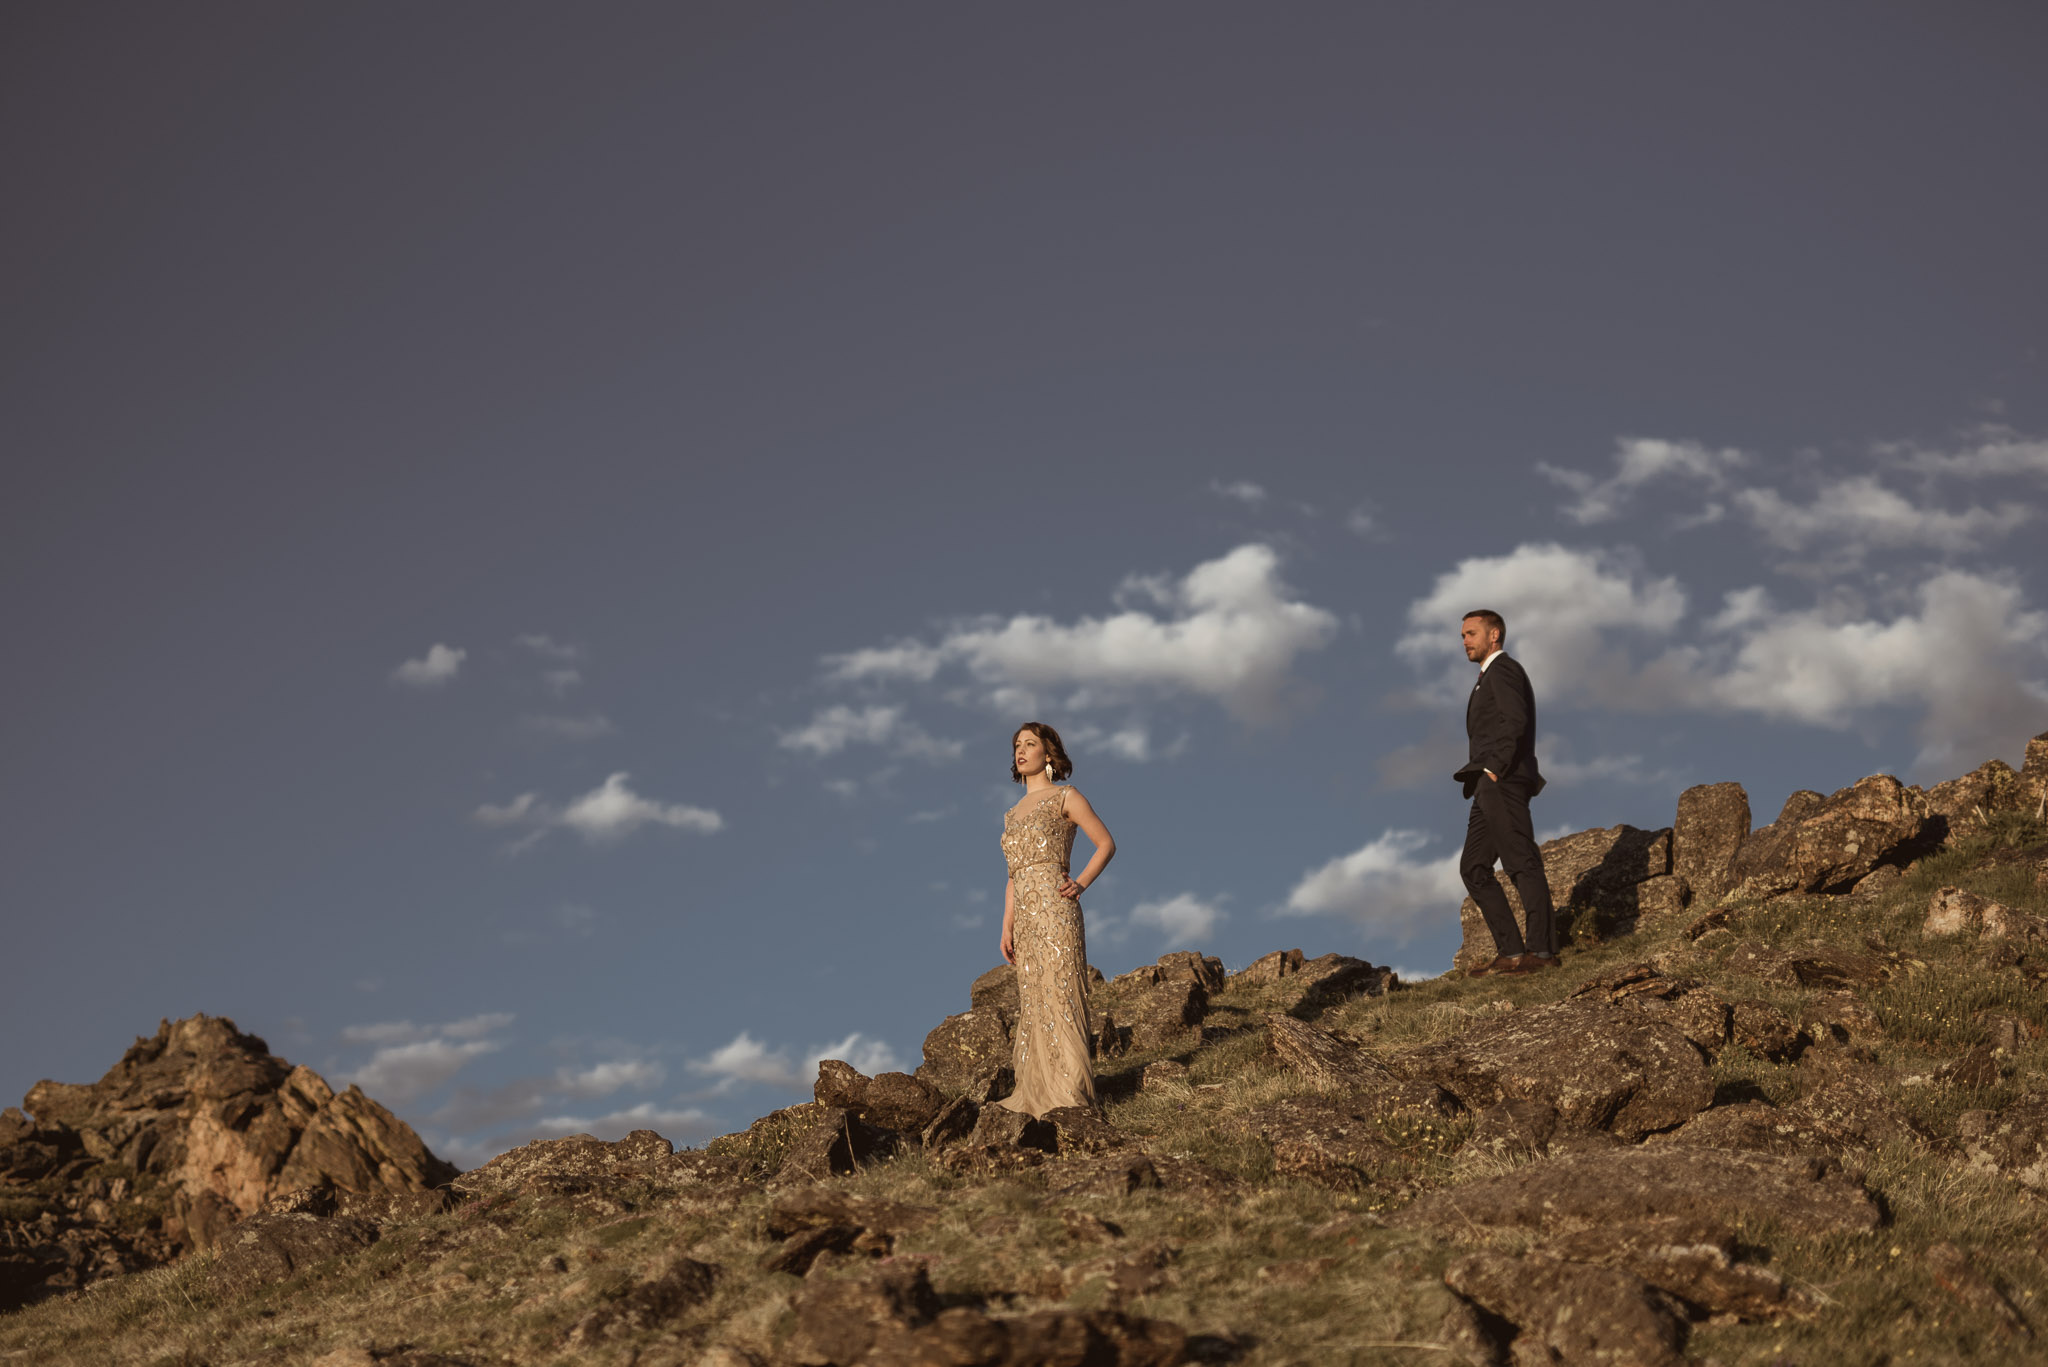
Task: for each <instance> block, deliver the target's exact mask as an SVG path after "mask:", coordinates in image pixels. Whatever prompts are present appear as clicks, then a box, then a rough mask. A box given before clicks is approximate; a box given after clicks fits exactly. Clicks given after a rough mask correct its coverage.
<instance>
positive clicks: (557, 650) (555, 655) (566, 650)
mask: <svg viewBox="0 0 2048 1367" xmlns="http://www.w3.org/2000/svg"><path fill="white" fill-rule="evenodd" d="M512 639H513V641H514V642H515V643H516V644H518V645H522V646H525V647H526V648H527V649H528V650H530V651H532V652H533V653H534V654H536V655H545V656H546V657H547V658H548V659H550V660H580V659H582V658H583V647H581V646H574V645H569V644H567V643H565V642H562V641H557V640H556V639H555V638H554V637H552V636H549V635H546V634H545V633H543V632H537V631H532V632H528V633H526V634H525V635H523V636H515V637H513V638H512Z"/></svg>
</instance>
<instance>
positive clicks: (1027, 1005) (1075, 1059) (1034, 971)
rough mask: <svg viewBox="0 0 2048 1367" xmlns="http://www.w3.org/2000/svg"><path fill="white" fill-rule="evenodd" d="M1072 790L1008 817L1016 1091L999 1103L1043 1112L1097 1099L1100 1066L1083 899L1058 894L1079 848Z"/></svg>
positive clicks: (1061, 791) (1005, 838) (1006, 852)
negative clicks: (1093, 1044)
mask: <svg viewBox="0 0 2048 1367" xmlns="http://www.w3.org/2000/svg"><path fill="white" fill-rule="evenodd" d="M1066 803H1067V790H1066V789H1065V788H1060V789H1058V790H1056V791H1054V792H1052V793H1048V794H1046V795H1045V796H1044V797H1043V798H1041V799H1039V802H1038V804H1037V805H1036V806H1034V807H1030V808H1028V809H1026V810H1025V811H1023V812H1021V813H1014V814H1010V815H1006V816H1005V817H1004V818H1003V857H1004V858H1005V859H1006V860H1008V861H1009V865H1010V884H1011V902H1012V905H1013V907H1014V908H1015V912H1014V915H1013V916H1012V918H1011V922H1010V935H1011V939H1012V941H1013V942H1014V953H1015V954H1016V958H1017V999H1018V1007H1019V1013H1020V1014H1019V1017H1018V1020H1017V1039H1016V1053H1015V1056H1014V1058H1013V1060H1012V1067H1013V1068H1014V1070H1015V1071H1016V1074H1017V1089H1016V1090H1015V1091H1014V1092H1012V1093H1011V1094H1010V1095H1009V1096H1007V1097H1005V1098H1003V1100H1002V1101H1000V1102H998V1103H997V1104H998V1105H1001V1106H1006V1107H1008V1108H1009V1109H1011V1110H1013V1111H1024V1112H1026V1113H1028V1114H1030V1115H1034V1116H1041V1115H1044V1114H1045V1113H1046V1112H1047V1111H1050V1110H1055V1109H1057V1108H1058V1107H1061V1106H1092V1105H1093V1104H1094V1103H1095V1070H1094V1066H1093V1064H1092V1063H1091V1062H1090V1060H1089V1057H1088V1037H1089V1036H1090V1034H1092V1033H1093V1027H1092V1026H1091V1024H1090V1022H1089V1019H1088V992H1087V982H1088V977H1087V975H1088V942H1087V937H1086V936H1085V934H1084V933H1083V930H1082V924H1081V904H1080V902H1079V901H1077V900H1070V899H1068V898H1065V897H1062V896H1060V892H1059V889H1060V884H1062V883H1064V882H1065V881H1066V879H1067V867H1068V860H1069V858H1070V856H1071V855H1072V853H1073V849H1074V823H1073V822H1072V821H1069V820H1068V819H1067V812H1066Z"/></svg>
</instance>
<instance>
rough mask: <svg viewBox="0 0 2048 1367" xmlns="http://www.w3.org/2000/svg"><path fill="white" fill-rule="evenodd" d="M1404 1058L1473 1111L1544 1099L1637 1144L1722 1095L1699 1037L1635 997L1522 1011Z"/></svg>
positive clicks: (1572, 1123)
mask: <svg viewBox="0 0 2048 1367" xmlns="http://www.w3.org/2000/svg"><path fill="white" fill-rule="evenodd" d="M1398 1062H1399V1066H1401V1067H1402V1068H1403V1069H1404V1070H1405V1071H1407V1072H1408V1073H1409V1074H1410V1075H1411V1076H1414V1077H1419V1078H1426V1079H1428V1080H1429V1081H1431V1082H1434V1083H1436V1084H1437V1085H1438V1086H1440V1087H1443V1088H1444V1089H1445V1090H1447V1091H1449V1092H1450V1093H1451V1094H1452V1095H1453V1096H1455V1097H1457V1098H1458V1100H1459V1101H1461V1102H1463V1103H1464V1104H1465V1105H1466V1106H1467V1107H1469V1108H1471V1109H1473V1110H1479V1109H1482V1108H1484V1107H1486V1106H1490V1105H1492V1104H1493V1103H1495V1102H1497V1101H1503V1100H1508V1099H1518V1100H1540V1101H1543V1102H1545V1103H1547V1104H1548V1105H1549V1106H1550V1107H1551V1108H1552V1109H1553V1110H1555V1111H1556V1112H1557V1115H1558V1120H1559V1123H1560V1125H1561V1126H1563V1127H1564V1128H1565V1129H1568V1130H1606V1131H1609V1132H1611V1133H1613V1134H1615V1135H1616V1136H1618V1137H1620V1138H1623V1139H1629V1140H1635V1139H1640V1138H1642V1137H1643V1136H1644V1135H1646V1134H1650V1133H1652V1132H1654V1131H1657V1130H1665V1129H1670V1128H1672V1127H1673V1126H1676V1125H1679V1124H1682V1123H1683V1122H1685V1121H1686V1120H1688V1119H1690V1118H1691V1117H1692V1116H1693V1115H1695V1114H1697V1113H1698V1112H1700V1111H1702V1110H1705V1109H1706V1108H1707V1106H1708V1105H1709V1104H1710V1103H1711V1102H1712V1101H1713V1097H1714V1083H1713V1079H1712V1078H1711V1077H1710V1076H1709V1075H1708V1073H1707V1070H1706V1066H1705V1064H1704V1063H1702V1062H1701V1060H1700V1056H1699V1052H1698V1051H1697V1050H1696V1049H1694V1047H1693V1045H1692V1042H1691V1041H1690V1040H1688V1039H1687V1038H1686V1037H1685V1036H1684V1035H1683V1034H1682V1033H1680V1032H1679V1030H1678V1029H1677V1028H1676V1027H1675V1026H1673V1025H1671V1024H1670V1023H1668V1022H1666V1021H1662V1020H1659V1019H1657V1018H1655V1017H1653V1016H1651V1015H1649V1014H1648V1013H1647V1012H1644V1011H1641V1010H1638V1009H1636V1008H1635V1007H1634V1006H1632V1005H1629V1004H1625V1003H1624V1004H1613V1003H1608V1002H1602V1001H1594V1000H1585V1001H1567V1002H1559V1003H1555V1004H1553V1005H1549V1006H1538V1007H1532V1008H1529V1009H1527V1010H1522V1011H1515V1012H1512V1013H1510V1014H1508V1015H1505V1016H1502V1017H1499V1018H1497V1019H1496V1020H1493V1021H1490V1022H1488V1023H1486V1024H1483V1025H1480V1026H1478V1027H1476V1028H1474V1029H1472V1030H1469V1031H1467V1032H1466V1033H1464V1034H1463V1035H1459V1036H1457V1037H1455V1038H1453V1039H1450V1040H1446V1041H1444V1042H1443V1043H1440V1044H1434V1045H1429V1046H1427V1047H1425V1048H1422V1049H1418V1050H1414V1051H1412V1052H1410V1053H1408V1054H1406V1055H1404V1056H1403V1057H1402V1058H1401V1059H1400V1060H1399V1061H1398Z"/></svg>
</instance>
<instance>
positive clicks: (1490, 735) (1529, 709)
mask: <svg viewBox="0 0 2048 1367" xmlns="http://www.w3.org/2000/svg"><path fill="white" fill-rule="evenodd" d="M1465 739H1466V744H1467V759H1468V763H1467V764H1466V765H1465V767H1464V768H1462V769H1460V770H1459V771H1458V772H1457V773H1455V774H1452V775H1451V777H1452V778H1454V779H1456V780H1457V781H1458V782H1460V783H1462V784H1464V785H1465V796H1466V797H1470V796H1472V794H1473V793H1475V792H1477V791H1478V790H1479V785H1480V784H1482V783H1488V782H1491V781H1492V780H1490V779H1488V778H1487V777H1486V772H1485V771H1486V770H1489V769H1491V770H1492V771H1493V772H1494V774H1495V775H1496V776H1497V777H1499V778H1501V779H1503V780H1505V779H1511V778H1512V779H1520V780H1521V781H1522V783H1523V784H1524V785H1525V786H1526V787H1527V789H1528V793H1529V796H1530V797H1534V796H1536V794H1538V793H1540V792H1542V791H1543V775H1542V774H1540V773H1538V772H1537V769H1536V692H1535V690H1534V689H1532V688H1530V687H1529V676H1528V674H1527V673H1526V672H1525V671H1524V670H1523V669H1522V666H1521V665H1520V664H1519V663H1517V662H1516V661H1515V660H1514V658H1513V657H1511V656H1508V655H1501V656H1499V657H1498V658H1496V659H1495V660H1494V662H1493V663H1492V664H1490V665H1488V666H1487V667H1486V672H1485V673H1483V674H1481V675H1480V676H1479V682H1478V683H1477V684H1475V685H1474V686H1473V688H1472V696H1471V699H1470V700H1469V701H1467V702H1466V704H1465Z"/></svg>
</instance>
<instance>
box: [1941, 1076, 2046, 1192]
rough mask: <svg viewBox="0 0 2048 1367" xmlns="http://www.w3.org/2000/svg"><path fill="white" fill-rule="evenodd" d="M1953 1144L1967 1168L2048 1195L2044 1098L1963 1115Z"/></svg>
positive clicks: (1957, 1124) (1957, 1125)
mask: <svg viewBox="0 0 2048 1367" xmlns="http://www.w3.org/2000/svg"><path fill="white" fill-rule="evenodd" d="M1956 1142H1957V1144H1958V1145H1960V1146H1961V1148H1962V1150H1963V1154H1964V1156H1965V1157H1966V1158H1968V1159H1969V1161H1970V1166H1972V1167H1975V1168H1982V1169H1986V1170H1989V1171H1994V1172H2002V1173H2006V1174H2008V1175H2009V1176H2011V1177H2012V1178H2013V1179H2014V1180H2015V1181H2017V1182H2018V1183H2019V1184H2020V1185H2021V1186H2023V1187H2026V1188H2028V1189H2030V1190H2032V1191H2036V1192H2041V1193H2043V1194H2048V1096H2042V1095H2038V1094H2037V1095H2034V1096H2029V1097H2022V1098H2021V1099H2020V1100H2018V1101H2015V1102H2013V1103H2012V1104H2010V1105H2008V1106H2002V1107H2000V1108H1999V1109H1997V1110H1995V1111H1964V1112H1963V1113H1962V1114H1961V1115H1960V1116H1958V1117H1957V1118H1956Z"/></svg>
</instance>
